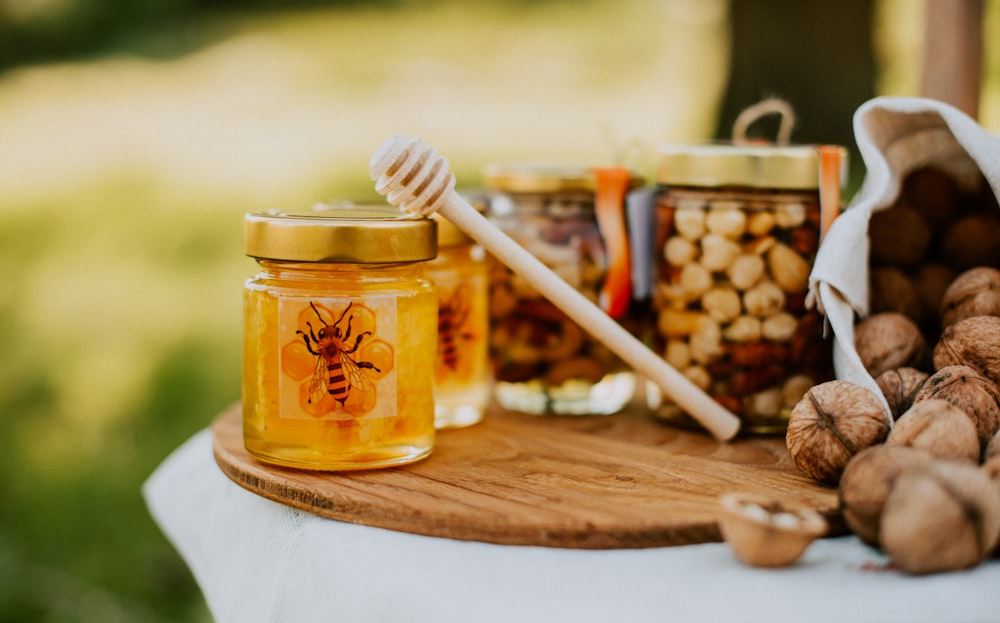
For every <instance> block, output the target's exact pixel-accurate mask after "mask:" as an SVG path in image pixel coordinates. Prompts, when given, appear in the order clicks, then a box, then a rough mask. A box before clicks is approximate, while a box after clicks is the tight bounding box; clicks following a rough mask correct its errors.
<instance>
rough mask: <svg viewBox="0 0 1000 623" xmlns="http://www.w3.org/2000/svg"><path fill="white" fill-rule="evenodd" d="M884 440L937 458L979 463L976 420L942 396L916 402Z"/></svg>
mask: <svg viewBox="0 0 1000 623" xmlns="http://www.w3.org/2000/svg"><path fill="white" fill-rule="evenodd" d="M886 443H887V444H889V445H893V446H909V447H911V448H917V449H918V450H924V451H926V452H928V453H929V454H931V455H932V456H934V457H935V458H939V459H944V460H949V461H964V462H966V463H973V464H976V465H978V464H979V455H980V445H979V434H978V432H977V431H976V422H975V421H974V420H973V418H972V416H970V415H968V414H967V413H966V412H965V411H962V410H961V409H959V408H958V407H956V406H955V405H953V404H951V403H950V402H947V401H945V400H940V399H936V398H932V399H930V400H922V401H920V402H917V403H915V404H914V405H913V406H912V407H910V409H908V410H907V411H906V412H905V413H903V415H902V416H900V418H899V420H898V421H897V422H896V424H895V426H893V428H892V430H891V431H889V437H888V438H887V439H886Z"/></svg>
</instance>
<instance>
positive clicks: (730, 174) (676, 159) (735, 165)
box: [656, 143, 847, 190]
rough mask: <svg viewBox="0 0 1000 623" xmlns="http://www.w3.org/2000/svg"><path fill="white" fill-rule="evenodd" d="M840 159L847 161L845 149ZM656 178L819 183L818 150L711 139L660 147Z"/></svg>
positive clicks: (775, 185)
mask: <svg viewBox="0 0 1000 623" xmlns="http://www.w3.org/2000/svg"><path fill="white" fill-rule="evenodd" d="M840 149H841V150H842V151H843V153H842V155H841V162H842V163H846V160H847V152H846V150H843V148H840ZM656 181H657V182H658V183H659V184H663V185H667V186H698V187H709V188H718V187H724V186H734V187H746V188H766V189H774V190H812V189H817V188H819V150H818V149H817V148H816V147H815V146H808V145H742V144H733V143H708V144H698V145H663V146H660V147H659V148H658V149H657V160H656Z"/></svg>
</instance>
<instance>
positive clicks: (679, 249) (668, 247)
mask: <svg viewBox="0 0 1000 623" xmlns="http://www.w3.org/2000/svg"><path fill="white" fill-rule="evenodd" d="M696 257H698V247H697V246H695V244H694V243H693V242H691V241H690V240H688V239H687V238H684V237H683V236H671V237H670V238H668V239H667V241H666V243H664V245H663V259H665V260H667V263H668V264H670V265H671V266H684V265H685V264H690V263H691V262H693V261H694V260H695V258H696Z"/></svg>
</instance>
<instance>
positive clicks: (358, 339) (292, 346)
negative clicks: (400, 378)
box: [278, 297, 396, 420]
mask: <svg viewBox="0 0 1000 623" xmlns="http://www.w3.org/2000/svg"><path fill="white" fill-rule="evenodd" d="M278 336H279V338H278V339H279V341H280V344H279V349H280V350H279V362H280V368H281V372H280V380H279V392H278V393H279V395H280V401H281V404H280V413H281V417H283V418H298V419H305V418H310V419H323V420H349V419H359V418H362V417H364V418H378V417H390V416H394V415H396V353H395V344H396V299H395V298H393V297H371V298H363V299H362V298H358V299H349V298H343V299H341V298H336V299H331V298H322V299H317V298H298V297H282V298H281V299H279V301H278Z"/></svg>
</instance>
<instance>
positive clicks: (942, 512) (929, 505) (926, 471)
mask: <svg viewBox="0 0 1000 623" xmlns="http://www.w3.org/2000/svg"><path fill="white" fill-rule="evenodd" d="M879 540H880V541H881V544H882V547H883V548H884V549H885V551H886V553H887V554H889V556H890V558H891V559H892V561H893V562H894V563H896V564H897V565H899V567H900V568H901V569H902V570H903V571H905V572H906V573H911V574H925V573H936V572H940V571H952V570H956V569H965V568H968V567H972V566H975V565H977V564H979V563H980V562H981V561H982V560H983V559H984V558H985V557H986V556H987V555H989V554H990V553H991V552H992V551H993V548H994V547H996V544H997V541H998V540H1000V488H997V486H996V485H995V484H994V483H993V482H992V481H991V480H990V478H989V476H987V474H986V473H985V472H984V471H982V470H980V469H979V468H978V467H974V466H971V465H963V464H961V463H950V462H947V461H934V462H932V463H929V464H927V465H923V466H919V467H915V468H913V469H908V470H906V471H904V472H903V473H901V474H900V475H899V477H898V478H897V479H896V482H895V484H894V485H893V487H892V491H891V492H890V493H889V496H888V497H887V498H886V501H885V507H884V508H883V509H882V522H881V530H880V532H879Z"/></svg>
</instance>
